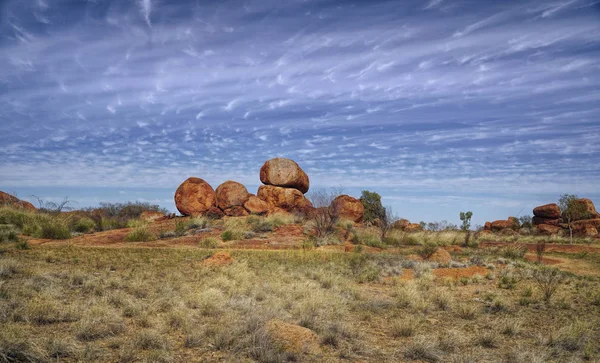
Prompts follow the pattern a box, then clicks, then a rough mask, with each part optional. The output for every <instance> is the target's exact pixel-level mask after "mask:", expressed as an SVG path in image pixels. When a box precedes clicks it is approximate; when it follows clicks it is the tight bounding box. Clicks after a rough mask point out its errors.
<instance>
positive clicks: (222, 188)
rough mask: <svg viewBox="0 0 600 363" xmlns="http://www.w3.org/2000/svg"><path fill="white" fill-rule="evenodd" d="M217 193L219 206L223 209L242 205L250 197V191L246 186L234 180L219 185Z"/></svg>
mask: <svg viewBox="0 0 600 363" xmlns="http://www.w3.org/2000/svg"><path fill="white" fill-rule="evenodd" d="M215 193H216V198H217V206H218V207H219V208H221V210H223V211H225V210H226V209H229V208H232V207H241V206H243V205H244V203H246V201H247V200H248V198H250V193H248V190H247V189H246V187H245V186H244V185H243V184H241V183H238V182H235V181H232V180H228V181H226V182H224V183H223V184H221V185H219V186H218V187H217V190H216V192H215ZM225 214H227V213H225Z"/></svg>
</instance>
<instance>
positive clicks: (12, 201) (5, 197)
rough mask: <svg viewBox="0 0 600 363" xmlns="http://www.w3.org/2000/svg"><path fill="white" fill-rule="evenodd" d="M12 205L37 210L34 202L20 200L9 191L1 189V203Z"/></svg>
mask: <svg viewBox="0 0 600 363" xmlns="http://www.w3.org/2000/svg"><path fill="white" fill-rule="evenodd" d="M2 204H5V205H10V206H12V207H17V208H23V209H26V210H30V211H34V210H36V209H35V207H34V206H33V204H31V203H29V202H26V201H24V200H20V199H19V198H17V197H15V196H12V195H10V194H8V193H4V192H2V191H0V205H2Z"/></svg>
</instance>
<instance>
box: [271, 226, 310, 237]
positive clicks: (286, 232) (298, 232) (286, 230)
mask: <svg viewBox="0 0 600 363" xmlns="http://www.w3.org/2000/svg"><path fill="white" fill-rule="evenodd" d="M274 232H275V236H277V237H302V236H304V231H303V229H302V226H299V225H297V224H286V225H284V226H279V227H277V228H275V230H274Z"/></svg>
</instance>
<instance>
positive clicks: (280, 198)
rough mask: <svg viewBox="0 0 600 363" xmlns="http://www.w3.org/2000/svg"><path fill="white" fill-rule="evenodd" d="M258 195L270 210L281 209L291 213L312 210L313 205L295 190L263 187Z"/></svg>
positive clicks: (259, 189)
mask: <svg viewBox="0 0 600 363" xmlns="http://www.w3.org/2000/svg"><path fill="white" fill-rule="evenodd" d="M256 195H257V196H258V197H259V198H260V199H262V200H263V201H265V202H266V203H267V205H268V206H269V209H274V208H281V209H283V210H286V211H288V212H291V211H306V210H307V209H311V208H312V203H311V202H310V201H309V200H308V199H306V197H305V196H304V194H302V192H301V191H299V190H298V189H295V188H283V187H276V186H272V185H261V186H260V187H259V188H258V193H257V194H256Z"/></svg>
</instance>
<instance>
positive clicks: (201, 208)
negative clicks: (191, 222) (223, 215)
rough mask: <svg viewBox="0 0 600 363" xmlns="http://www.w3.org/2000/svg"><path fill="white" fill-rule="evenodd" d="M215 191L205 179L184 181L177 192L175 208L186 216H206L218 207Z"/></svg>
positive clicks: (194, 178) (192, 178)
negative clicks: (205, 214)
mask: <svg viewBox="0 0 600 363" xmlns="http://www.w3.org/2000/svg"><path fill="white" fill-rule="evenodd" d="M216 200H217V198H216V195H215V191H214V189H213V188H212V187H211V186H210V184H208V183H207V182H205V181H204V180H203V179H200V178H196V177H191V178H188V179H187V180H186V181H184V182H183V183H182V184H181V185H180V186H179V188H177V191H176V192H175V206H176V207H177V210H178V211H179V212H180V213H181V214H183V215H184V216H196V215H201V214H204V213H205V212H206V211H208V210H209V209H210V208H211V207H215V206H216Z"/></svg>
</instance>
